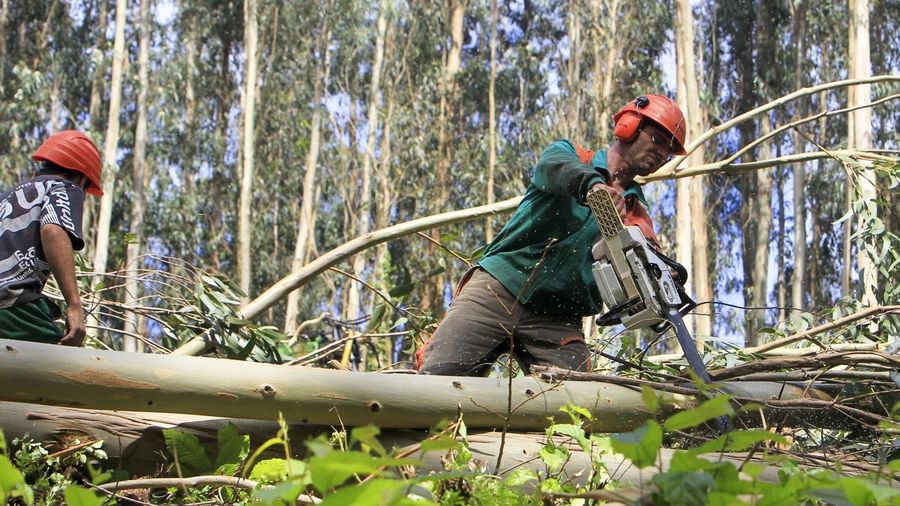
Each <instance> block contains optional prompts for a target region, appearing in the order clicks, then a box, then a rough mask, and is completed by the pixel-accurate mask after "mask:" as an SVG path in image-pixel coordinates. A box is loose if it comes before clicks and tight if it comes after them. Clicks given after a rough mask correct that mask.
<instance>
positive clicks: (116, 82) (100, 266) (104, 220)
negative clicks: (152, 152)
mask: <svg viewBox="0 0 900 506" xmlns="http://www.w3.org/2000/svg"><path fill="white" fill-rule="evenodd" d="M127 12H128V0H117V1H116V36H115V42H114V43H113V69H112V80H111V82H110V91H109V121H108V122H107V127H106V137H105V139H104V148H103V165H104V171H103V197H101V200H100V216H99V223H98V225H97V242H96V251H95V252H94V270H96V271H97V272H100V273H103V272H106V262H107V258H108V255H109V227H110V222H111V221H112V203H113V194H114V193H115V188H116V177H117V175H118V171H119V169H118V164H117V161H116V150H117V148H118V145H119V110H120V108H121V103H122V69H123V67H124V63H125V15H126V14H127Z"/></svg>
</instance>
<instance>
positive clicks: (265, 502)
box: [253, 480, 307, 506]
mask: <svg viewBox="0 0 900 506" xmlns="http://www.w3.org/2000/svg"><path fill="white" fill-rule="evenodd" d="M306 486H307V483H306V482H304V481H301V480H291V481H286V482H284V483H279V484H278V485H275V486H274V487H266V488H261V489H256V490H254V491H253V497H255V498H257V499H259V502H254V503H253V504H260V505H262V506H284V505H285V504H294V503H295V502H296V499H297V496H299V495H300V494H301V493H302V492H303V490H304V489H306Z"/></svg>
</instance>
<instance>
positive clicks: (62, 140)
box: [31, 130, 103, 197]
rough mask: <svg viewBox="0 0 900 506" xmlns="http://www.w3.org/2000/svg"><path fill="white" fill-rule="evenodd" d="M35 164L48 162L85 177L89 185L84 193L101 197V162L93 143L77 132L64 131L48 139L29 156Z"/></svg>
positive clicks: (98, 151) (98, 152)
mask: <svg viewBox="0 0 900 506" xmlns="http://www.w3.org/2000/svg"><path fill="white" fill-rule="evenodd" d="M31 159H32V160H34V161H35V162H40V161H44V160H46V161H48V162H51V163H54V164H56V165H59V166H60V167H62V168H64V169H68V170H74V171H75V172H80V173H82V174H84V175H85V176H87V178H88V181H90V184H89V185H88V186H87V188H86V189H85V191H87V192H88V193H90V194H91V195H96V196H98V197H100V196H102V195H103V190H102V187H101V186H100V179H101V176H102V174H103V162H101V161H100V150H98V149H97V146H96V145H95V144H94V141H92V140H91V139H90V137H88V136H87V135H85V134H83V133H81V132H79V131H78V130H64V131H62V132H57V133H55V134H53V135H51V136H50V137H47V140H45V141H44V143H43V144H41V146H40V147H39V148H37V151H35V152H34V154H33V155H31Z"/></svg>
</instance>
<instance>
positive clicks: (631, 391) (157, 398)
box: [0, 340, 828, 432]
mask: <svg viewBox="0 0 900 506" xmlns="http://www.w3.org/2000/svg"><path fill="white" fill-rule="evenodd" d="M0 385H2V386H3V387H2V388H0V400H2V401H14V402H33V403H38V404H48V405H55V406H69V407H80V408H93V409H104V410H128V411H151V412H166V413H183V414H199V415H207V416H221V417H230V418H252V419H258V420H275V419H277V418H278V416H279V414H281V415H283V416H284V418H285V420H286V421H288V422H291V423H301V424H312V425H345V426H358V425H366V424H370V423H371V424H375V425H377V426H379V427H381V428H383V429H387V428H428V427H431V426H433V425H435V424H436V423H438V422H439V421H441V420H445V419H451V418H454V417H456V416H457V413H462V414H463V416H464V419H465V421H466V424H467V425H468V426H469V427H470V428H473V429H475V428H480V429H496V428H503V427H504V424H505V423H506V420H505V419H506V417H507V416H506V411H507V403H508V402H509V401H510V400H511V405H512V412H511V414H510V415H509V417H508V418H509V420H508V430H512V431H529V430H538V431H539V430H543V429H544V428H545V427H546V426H547V424H548V417H552V416H558V415H559V414H560V413H559V409H560V408H561V407H563V406H565V405H567V404H577V405H579V406H582V407H584V408H587V409H589V410H590V411H591V412H592V414H593V416H594V418H595V422H594V425H593V427H592V428H593V430H595V431H600V432H623V431H628V430H632V429H634V428H636V427H637V426H638V425H640V424H641V423H642V422H643V421H644V420H646V419H647V418H649V417H651V416H653V415H652V414H650V413H648V412H647V411H646V410H645V408H644V403H643V401H642V398H641V392H640V390H639V389H636V388H634V387H627V386H622V385H617V384H612V383H602V382H555V383H549V382H542V381H540V380H538V379H536V378H533V377H526V378H518V379H515V380H513V382H512V389H511V390H509V389H508V383H507V380H505V379H495V378H462V377H460V378H456V377H442V376H414V377H410V376H406V375H389V374H373V373H354V372H343V371H332V370H325V369H313V368H304V367H286V366H279V365H271V364H259V363H251V362H239V361H233V360H222V359H213V358H197V357H175V356H170V355H151V354H135V353H123V352H115V351H101V350H92V349H78V348H67V347H62V346H52V345H44V344H36V343H28V342H22V341H9V340H0ZM723 389H724V390H725V391H728V392H730V393H733V394H734V395H736V396H740V397H744V398H753V399H759V400H770V399H796V398H813V399H819V400H823V399H824V400H828V396H826V395H824V394H822V393H821V392H817V391H816V390H815V389H809V390H808V391H807V392H804V390H803V389H801V388H797V387H794V386H791V385H785V384H780V383H771V382H768V383H767V382H739V383H738V382H735V383H731V384H725V385H724V387H723ZM660 397H661V401H662V412H661V415H662V416H665V415H666V414H667V413H671V412H673V411H675V410H677V409H682V408H685V407H688V406H691V405H693V404H694V399H693V398H692V397H690V396H686V395H680V394H674V393H662V392H661V393H660Z"/></svg>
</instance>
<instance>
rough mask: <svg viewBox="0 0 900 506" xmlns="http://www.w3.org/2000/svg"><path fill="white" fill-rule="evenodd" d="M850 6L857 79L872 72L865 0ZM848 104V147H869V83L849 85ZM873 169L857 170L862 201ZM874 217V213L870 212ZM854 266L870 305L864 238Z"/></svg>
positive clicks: (870, 196)
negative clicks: (851, 119) (853, 108)
mask: <svg viewBox="0 0 900 506" xmlns="http://www.w3.org/2000/svg"><path fill="white" fill-rule="evenodd" d="M848 1H849V6H850V43H849V50H850V58H849V62H850V73H849V74H850V78H851V79H860V78H865V77H869V76H871V75H872V66H871V63H870V51H869V0H848ZM850 90H851V91H850V100H849V104H848V105H849V106H850V107H859V108H858V109H856V110H855V111H852V112H850V115H851V117H852V118H853V121H852V123H851V130H850V132H848V135H847V138H848V139H849V140H850V142H849V143H848V144H850V146H849V147H850V148H856V149H870V148H871V147H872V109H871V108H869V107H864V106H867V105H868V104H869V103H870V102H871V94H872V90H871V85H869V84H860V85H857V86H854V87H851V88H850ZM875 178H876V176H875V171H874V170H872V169H866V168H862V169H860V172H859V174H858V188H857V192H858V198H860V199H862V200H863V201H865V202H867V203H868V202H873V201H874V200H875V199H876V197H877V194H876V190H875ZM873 218H874V216H873ZM863 225H864V218H860V219H859V221H858V222H857V226H858V227H860V228H861V227H862V226H863ZM857 255H858V258H857V259H856V262H857V266H858V267H859V279H860V282H861V284H862V292H863V296H862V303H863V304H864V305H874V304H877V303H878V299H877V295H876V293H875V290H876V288H877V283H878V267H877V263H876V260H875V259H873V258H870V256H869V254H868V253H867V252H866V243H865V242H864V239H862V238H861V239H859V242H858V243H857Z"/></svg>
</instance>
